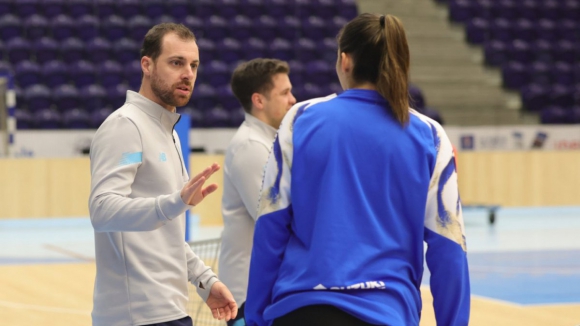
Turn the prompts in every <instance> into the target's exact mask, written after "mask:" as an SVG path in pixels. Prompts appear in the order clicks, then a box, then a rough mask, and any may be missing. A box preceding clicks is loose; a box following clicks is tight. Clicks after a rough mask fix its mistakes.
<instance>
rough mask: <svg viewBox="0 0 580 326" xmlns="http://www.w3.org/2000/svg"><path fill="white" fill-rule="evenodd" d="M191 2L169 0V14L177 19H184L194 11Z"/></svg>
mask: <svg viewBox="0 0 580 326" xmlns="http://www.w3.org/2000/svg"><path fill="white" fill-rule="evenodd" d="M190 2H191V1H189V0H168V1H167V14H168V15H169V16H171V17H174V18H175V19H176V20H177V21H183V20H184V19H185V17H186V16H187V15H188V14H189V13H191V12H192V11H193V10H192V8H191V7H190V5H189V4H190Z"/></svg>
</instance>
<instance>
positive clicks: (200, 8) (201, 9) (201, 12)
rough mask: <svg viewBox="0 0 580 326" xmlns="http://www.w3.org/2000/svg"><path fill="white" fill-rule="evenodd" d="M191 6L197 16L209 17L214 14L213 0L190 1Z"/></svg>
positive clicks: (215, 10) (215, 9)
mask: <svg viewBox="0 0 580 326" xmlns="http://www.w3.org/2000/svg"><path fill="white" fill-rule="evenodd" d="M192 7H193V11H194V14H195V16H197V17H209V16H211V15H215V14H216V12H217V8H216V5H215V1H214V0H196V1H195V2H193V1H192Z"/></svg>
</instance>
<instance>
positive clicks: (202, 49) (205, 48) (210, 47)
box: [197, 38, 216, 60]
mask: <svg viewBox="0 0 580 326" xmlns="http://www.w3.org/2000/svg"><path fill="white" fill-rule="evenodd" d="M197 46H198V47H199V56H200V57H201V60H204V58H215V56H216V45H215V43H214V42H213V41H211V40H210V39H207V38H202V39H198V40H197Z"/></svg>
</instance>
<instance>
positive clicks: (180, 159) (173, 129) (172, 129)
mask: <svg viewBox="0 0 580 326" xmlns="http://www.w3.org/2000/svg"><path fill="white" fill-rule="evenodd" d="M179 120H181V116H179V117H178V118H177V121H175V123H174V124H173V128H171V138H173V147H175V150H176V151H177V156H178V157H179V162H180V163H181V176H183V159H182V158H181V155H179V149H178V148H177V143H176V142H175V136H174V135H173V131H175V125H176V124H177V123H178V122H179Z"/></svg>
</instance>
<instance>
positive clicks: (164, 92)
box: [151, 72, 192, 107]
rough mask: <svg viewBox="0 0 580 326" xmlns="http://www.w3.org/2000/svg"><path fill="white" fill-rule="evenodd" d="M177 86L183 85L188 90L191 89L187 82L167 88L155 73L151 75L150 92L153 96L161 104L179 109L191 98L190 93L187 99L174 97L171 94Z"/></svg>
mask: <svg viewBox="0 0 580 326" xmlns="http://www.w3.org/2000/svg"><path fill="white" fill-rule="evenodd" d="M178 85H184V86H187V87H189V88H190V89H191V88H192V87H191V83H190V82H189V81H183V82H182V83H179V84H176V85H171V86H169V85H167V84H166V83H165V82H163V81H162V80H161V79H160V78H159V77H158V76H157V73H156V72H153V74H152V75H151V90H153V94H155V96H157V97H158V98H159V99H160V100H161V102H163V103H165V104H167V105H170V106H176V107H180V106H184V105H186V104H187V103H188V102H189V99H190V98H191V92H190V93H189V95H188V96H187V97H182V96H176V95H175V94H174V93H173V91H174V90H175V89H176V88H177V86H178Z"/></svg>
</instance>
